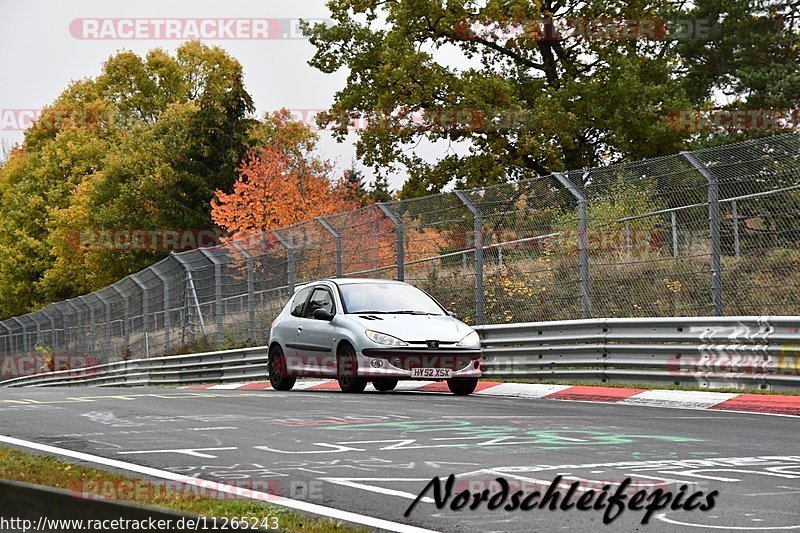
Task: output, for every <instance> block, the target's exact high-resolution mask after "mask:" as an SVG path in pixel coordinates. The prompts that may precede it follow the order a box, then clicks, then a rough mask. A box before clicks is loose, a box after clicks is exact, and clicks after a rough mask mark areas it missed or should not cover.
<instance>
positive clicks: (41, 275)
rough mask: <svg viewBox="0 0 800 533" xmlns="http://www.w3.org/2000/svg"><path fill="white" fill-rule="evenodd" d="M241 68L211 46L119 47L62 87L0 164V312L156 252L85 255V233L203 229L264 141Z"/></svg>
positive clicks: (109, 278) (144, 261)
mask: <svg viewBox="0 0 800 533" xmlns="http://www.w3.org/2000/svg"><path fill="white" fill-rule="evenodd" d="M252 111H253V103H252V99H251V97H250V95H249V94H248V93H247V92H246V91H245V89H244V83H243V79H242V68H241V65H240V64H239V63H238V62H237V61H236V60H235V59H233V58H232V57H230V56H229V55H227V54H226V53H225V52H224V51H222V50H221V49H219V48H214V47H208V46H205V45H203V44H200V43H198V42H188V43H185V44H183V45H181V46H180V47H179V48H178V50H177V52H176V54H175V55H174V56H172V55H169V54H167V53H166V52H164V51H162V50H153V51H151V52H149V53H148V54H147V55H146V56H145V57H139V56H137V55H136V54H134V53H132V52H121V53H119V54H117V55H115V56H113V57H111V58H109V59H108V61H106V63H105V64H104V65H103V70H102V73H101V74H100V75H99V76H98V77H97V78H95V79H85V80H80V81H77V82H74V83H72V84H71V85H70V86H69V87H68V88H67V89H66V90H65V91H64V92H63V93H62V94H61V95H60V96H59V97H58V98H57V99H56V101H55V102H54V103H53V104H52V105H51V106H48V107H47V108H46V109H44V110H43V113H42V115H41V116H40V118H39V119H38V120H37V122H36V123H35V124H34V125H33V126H32V127H31V128H30V129H29V130H28V131H26V133H25V140H24V143H23V145H22V146H21V147H20V148H19V149H18V150H15V151H13V152H12V153H11V154H10V155H9V158H8V161H7V162H6V163H5V165H4V166H3V168H2V169H0V200H2V202H0V314H2V315H4V316H9V315H12V314H19V313H23V312H27V311H30V310H32V309H36V308H38V307H40V306H42V305H43V304H45V303H46V302H48V301H51V300H60V299H63V298H67V297H73V296H76V295H78V294H82V293H85V292H87V291H89V290H94V289H98V288H101V287H103V286H105V285H106V284H108V283H110V282H113V281H116V280H117V279H119V278H120V277H122V276H124V275H126V274H129V273H131V272H134V271H136V270H139V269H140V268H142V267H144V266H147V265H149V264H151V263H153V262H154V261H155V260H157V259H159V258H160V257H161V256H163V254H156V255H155V256H154V254H153V253H147V252H135V251H126V250H84V249H81V248H80V247H78V246H76V244H77V243H78V238H77V236H78V235H79V234H80V233H81V232H83V231H86V230H92V229H97V228H109V229H180V228H186V229H212V228H214V225H213V222H212V220H211V218H210V214H209V213H210V200H211V198H212V197H213V195H214V191H216V190H217V189H219V190H231V188H232V185H233V182H234V180H235V179H236V176H237V173H236V169H237V166H238V165H239V163H240V161H241V160H242V158H243V157H244V155H245V154H246V153H247V152H248V150H249V149H251V148H254V147H256V146H260V145H262V144H263V143H264V142H265V140H266V139H268V138H269V137H270V136H271V132H270V127H273V126H274V124H273V125H265V124H262V123H260V122H259V121H258V120H256V119H254V118H251V117H250V114H251V113H252Z"/></svg>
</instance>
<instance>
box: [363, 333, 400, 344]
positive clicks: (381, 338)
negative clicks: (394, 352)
mask: <svg viewBox="0 0 800 533" xmlns="http://www.w3.org/2000/svg"><path fill="white" fill-rule="evenodd" d="M365 333H366V335H367V337H369V339H370V340H371V341H372V342H375V343H377V344H385V345H387V346H408V343H407V342H404V341H401V340H400V339H398V338H397V337H392V336H391V335H387V334H386V333H379V332H377V331H370V330H367V331H365Z"/></svg>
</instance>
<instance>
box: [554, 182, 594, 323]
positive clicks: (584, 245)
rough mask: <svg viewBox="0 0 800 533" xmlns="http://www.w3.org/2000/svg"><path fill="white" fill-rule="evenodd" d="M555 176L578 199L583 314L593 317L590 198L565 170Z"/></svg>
mask: <svg viewBox="0 0 800 533" xmlns="http://www.w3.org/2000/svg"><path fill="white" fill-rule="evenodd" d="M553 176H555V178H556V179H557V180H558V181H559V183H561V185H563V186H564V187H566V189H567V190H568V191H569V192H570V193H571V194H572V196H574V197H575V199H576V200H578V262H579V273H580V293H581V315H582V317H583V318H591V316H592V310H591V301H590V294H591V293H590V288H589V282H590V280H589V219H588V216H587V213H586V209H587V205H588V200H587V199H586V196H584V194H583V193H582V192H581V191H580V189H578V187H576V186H575V184H574V183H572V181H571V180H570V179H569V178H568V177H567V175H566V174H565V173H563V172H553Z"/></svg>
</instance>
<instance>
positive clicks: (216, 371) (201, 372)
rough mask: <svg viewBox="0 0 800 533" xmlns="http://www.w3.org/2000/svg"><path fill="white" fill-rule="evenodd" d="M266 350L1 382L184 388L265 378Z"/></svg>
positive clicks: (208, 354) (176, 357)
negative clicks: (189, 385) (187, 385)
mask: <svg viewBox="0 0 800 533" xmlns="http://www.w3.org/2000/svg"><path fill="white" fill-rule="evenodd" d="M266 376H267V349H266V348H263V347H258V348H243V349H239V350H225V351H220V352H206V353H196V354H187V355H172V356H169V357H152V358H150V359H134V360H130V361H117V362H114V363H106V364H103V365H96V366H90V367H86V368H79V369H73V370H61V371H58V372H47V373H44V374H36V375H33V376H22V377H18V378H12V379H8V380H5V381H0V386H5V387H55V386H82V385H88V386H95V387H122V386H135V385H140V386H142V385H183V384H187V383H198V382H226V381H247V380H253V379H262V380H263V379H266Z"/></svg>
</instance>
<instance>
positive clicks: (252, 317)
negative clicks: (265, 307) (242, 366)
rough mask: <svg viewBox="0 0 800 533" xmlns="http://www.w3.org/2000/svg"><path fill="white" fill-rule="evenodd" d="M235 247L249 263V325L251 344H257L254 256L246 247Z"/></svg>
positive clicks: (238, 245)
mask: <svg viewBox="0 0 800 533" xmlns="http://www.w3.org/2000/svg"><path fill="white" fill-rule="evenodd" d="M233 247H234V248H236V249H237V250H239V252H241V254H242V255H243V256H244V258H245V260H246V261H247V324H248V327H247V329H248V333H249V336H250V342H252V343H253V345H255V344H256V281H255V265H254V262H253V254H251V253H250V252H248V251H247V250H246V249H245V247H244V246H242V245H241V244H239V243H238V242H236V241H233Z"/></svg>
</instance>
